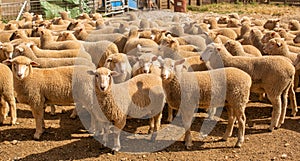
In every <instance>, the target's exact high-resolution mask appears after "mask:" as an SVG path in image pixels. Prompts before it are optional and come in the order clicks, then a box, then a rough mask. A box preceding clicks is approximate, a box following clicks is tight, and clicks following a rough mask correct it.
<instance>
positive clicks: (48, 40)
mask: <svg viewBox="0 0 300 161" xmlns="http://www.w3.org/2000/svg"><path fill="white" fill-rule="evenodd" d="M40 43H41V48H42V49H50V50H63V49H79V48H80V47H81V44H80V42H78V41H71V40H69V41H63V42H56V41H54V40H53V36H52V34H51V32H50V31H49V30H46V29H44V30H42V31H41V37H40Z"/></svg>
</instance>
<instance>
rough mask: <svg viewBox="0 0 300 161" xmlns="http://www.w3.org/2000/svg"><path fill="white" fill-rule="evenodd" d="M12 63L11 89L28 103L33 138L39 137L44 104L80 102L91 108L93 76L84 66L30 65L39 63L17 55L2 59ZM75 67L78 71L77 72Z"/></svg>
mask: <svg viewBox="0 0 300 161" xmlns="http://www.w3.org/2000/svg"><path fill="white" fill-rule="evenodd" d="M4 63H5V64H7V65H12V66H13V68H12V73H13V80H14V90H15V91H16V93H17V100H18V102H20V103H25V104H28V105H30V107H31V110H32V114H33V116H34V119H35V123H36V131H35V133H34V139H36V140H39V139H40V137H41V135H42V133H43V131H44V130H43V129H44V127H45V123H44V108H45V105H46V104H57V105H66V104H71V103H74V102H75V103H76V107H77V105H79V104H81V105H83V106H84V107H87V108H91V107H92V105H91V103H93V101H94V100H93V98H92V96H93V95H91V93H92V91H90V90H91V89H93V83H92V82H93V78H92V77H90V76H89V75H88V74H86V73H87V71H89V70H92V69H93V68H90V67H87V66H67V67H58V68H33V66H38V64H37V63H36V62H34V61H32V60H30V59H29V58H27V57H24V56H18V57H15V58H13V59H11V60H6V61H4ZM76 71H77V72H76Z"/></svg>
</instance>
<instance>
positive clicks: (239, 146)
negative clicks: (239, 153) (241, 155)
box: [234, 143, 242, 148]
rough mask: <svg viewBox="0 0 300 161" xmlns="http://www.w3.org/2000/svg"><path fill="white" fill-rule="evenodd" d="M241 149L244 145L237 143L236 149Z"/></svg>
mask: <svg viewBox="0 0 300 161" xmlns="http://www.w3.org/2000/svg"><path fill="white" fill-rule="evenodd" d="M241 147H242V145H241V144H240V143H236V144H235V146H234V148H241Z"/></svg>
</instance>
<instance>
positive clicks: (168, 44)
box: [160, 35, 199, 59]
mask: <svg viewBox="0 0 300 161" xmlns="http://www.w3.org/2000/svg"><path fill="white" fill-rule="evenodd" d="M160 50H162V52H163V53H162V54H163V55H162V56H163V58H166V57H168V58H173V59H179V58H187V57H190V56H197V55H199V53H198V52H190V51H184V50H181V49H180V45H179V42H178V41H177V40H176V39H174V38H173V37H172V36H171V35H168V36H167V37H166V38H164V39H163V40H162V41H161V44H160Z"/></svg>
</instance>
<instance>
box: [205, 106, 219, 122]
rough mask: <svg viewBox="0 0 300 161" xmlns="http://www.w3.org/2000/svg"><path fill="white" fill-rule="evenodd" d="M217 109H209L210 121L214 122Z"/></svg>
mask: <svg viewBox="0 0 300 161" xmlns="http://www.w3.org/2000/svg"><path fill="white" fill-rule="evenodd" d="M216 111H217V108H209V109H208V111H207V114H208V119H210V120H214V116H215V114H216Z"/></svg>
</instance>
